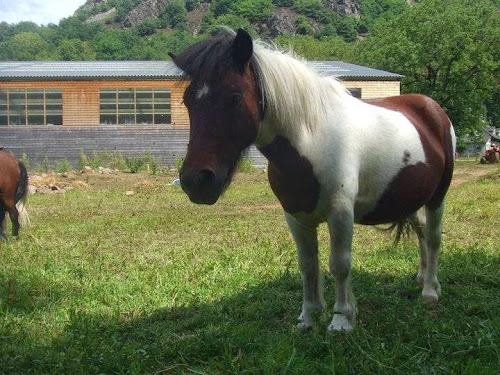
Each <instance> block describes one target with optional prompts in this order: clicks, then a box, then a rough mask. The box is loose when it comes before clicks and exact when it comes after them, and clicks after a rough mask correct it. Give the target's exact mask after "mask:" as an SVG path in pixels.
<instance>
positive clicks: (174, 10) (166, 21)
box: [160, 0, 187, 28]
mask: <svg viewBox="0 0 500 375" xmlns="http://www.w3.org/2000/svg"><path fill="white" fill-rule="evenodd" d="M160 21H161V23H162V24H163V25H168V26H170V27H174V28H175V27H177V28H182V27H184V26H185V24H186V21H187V12H186V7H185V5H184V2H183V1H181V0H173V1H172V2H170V3H168V4H167V5H165V8H164V9H163V11H162V12H161V14H160Z"/></svg>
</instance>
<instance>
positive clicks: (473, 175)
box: [451, 166, 492, 187]
mask: <svg viewBox="0 0 500 375" xmlns="http://www.w3.org/2000/svg"><path fill="white" fill-rule="evenodd" d="M490 173H492V169H491V168H481V167H479V166H478V168H475V169H470V168H467V169H462V168H456V169H455V172H454V173H453V179H452V180H451V186H452V187H456V186H460V185H462V184H465V183H466V182H470V181H475V180H478V179H479V178H481V177H483V176H486V175H488V174H490Z"/></svg>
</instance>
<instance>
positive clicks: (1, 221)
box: [0, 202, 7, 240]
mask: <svg viewBox="0 0 500 375" xmlns="http://www.w3.org/2000/svg"><path fill="white" fill-rule="evenodd" d="M6 228H7V215H5V208H4V207H3V205H2V203H1V202H0V240H5V239H6V238H7V236H6V235H5V229H6Z"/></svg>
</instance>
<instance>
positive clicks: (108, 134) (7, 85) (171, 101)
mask: <svg viewBox="0 0 500 375" xmlns="http://www.w3.org/2000/svg"><path fill="white" fill-rule="evenodd" d="M310 64H311V65H312V66H313V67H314V68H315V69H316V70H317V71H318V72H319V73H320V74H323V75H330V76H335V77H337V78H338V79H339V80H341V81H342V83H343V84H344V85H345V86H346V87H347V88H348V89H349V90H351V92H352V93H353V95H355V96H357V97H360V98H363V99H367V98H376V97H384V96H392V95H399V92H400V81H401V78H402V76H400V75H398V74H394V73H389V72H385V71H381V70H376V69H371V68H367V67H363V66H359V65H354V64H348V63H344V62H339V61H311V62H310ZM187 85H188V82H187V81H186V80H184V79H183V78H182V76H181V72H180V71H179V70H178V69H177V68H176V67H175V66H174V65H173V63H172V62H170V61H83V62H82V61H76V62H65V61H29V62H12V61H11V62H0V146H3V147H5V148H6V149H9V150H11V151H12V152H13V153H14V154H15V155H16V156H17V157H20V156H21V155H22V154H23V153H26V154H27V155H28V157H29V159H30V160H31V161H34V162H35V163H40V162H41V161H42V160H44V159H45V158H46V157H47V158H48V159H49V160H50V161H51V162H55V161H56V160H59V159H62V158H65V157H66V158H68V160H70V161H71V162H73V163H75V162H76V161H77V160H78V157H79V154H80V152H81V150H83V152H85V153H86V154H90V153H92V152H94V151H96V152H102V151H109V152H120V153H122V154H123V155H124V156H132V155H137V154H141V153H143V152H146V151H149V152H151V153H152V154H153V155H156V156H159V157H161V158H162V159H163V161H164V163H165V164H168V165H174V164H175V160H176V159H177V158H180V157H183V156H184V154H185V151H186V145H187V140H188V134H189V117H188V114H187V110H186V108H185V106H184V105H183V103H182V95H183V93H184V90H185V88H186V86H187ZM250 156H251V157H253V158H254V159H255V161H256V162H257V163H261V162H262V157H261V156H260V154H259V153H258V152H257V151H256V150H255V149H251V150H250Z"/></svg>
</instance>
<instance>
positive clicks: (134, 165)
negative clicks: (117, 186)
mask: <svg viewBox="0 0 500 375" xmlns="http://www.w3.org/2000/svg"><path fill="white" fill-rule="evenodd" d="M125 164H126V165H127V168H128V170H129V171H130V173H137V172H139V171H140V170H142V169H143V168H144V159H143V158H141V157H137V156H132V157H130V158H125Z"/></svg>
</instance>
